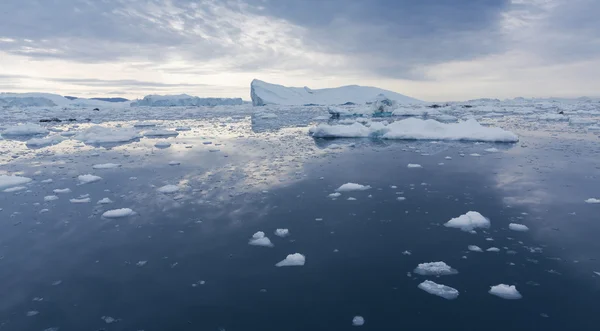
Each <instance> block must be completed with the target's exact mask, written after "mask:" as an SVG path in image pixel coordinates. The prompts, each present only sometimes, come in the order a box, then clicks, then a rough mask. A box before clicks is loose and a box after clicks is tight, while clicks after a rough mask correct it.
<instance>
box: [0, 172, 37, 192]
mask: <svg viewBox="0 0 600 331" xmlns="http://www.w3.org/2000/svg"><path fill="white" fill-rule="evenodd" d="M31 181H32V179H31V178H27V177H21V176H9V175H0V190H1V189H6V188H11V187H15V186H20V185H23V184H27V183H29V182H31Z"/></svg>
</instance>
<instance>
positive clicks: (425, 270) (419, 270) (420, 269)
mask: <svg viewBox="0 0 600 331" xmlns="http://www.w3.org/2000/svg"><path fill="white" fill-rule="evenodd" d="M413 272H414V273H416V274H419V275H423V276H447V275H455V274H457V273H458V271H457V270H456V269H452V268H451V267H450V266H449V265H447V264H446V263H445V262H441V261H440V262H429V263H421V264H419V265H418V266H417V267H416V268H415V270H414V271H413Z"/></svg>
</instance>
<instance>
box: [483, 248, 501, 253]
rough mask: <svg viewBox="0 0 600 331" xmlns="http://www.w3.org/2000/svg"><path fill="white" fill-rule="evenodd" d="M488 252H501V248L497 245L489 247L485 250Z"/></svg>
mask: <svg viewBox="0 0 600 331" xmlns="http://www.w3.org/2000/svg"><path fill="white" fill-rule="evenodd" d="M485 251H486V252H499V251H500V248H497V247H490V248H488V249H486V250H485Z"/></svg>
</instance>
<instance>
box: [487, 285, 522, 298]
mask: <svg viewBox="0 0 600 331" xmlns="http://www.w3.org/2000/svg"><path fill="white" fill-rule="evenodd" d="M488 293H490V294H492V295H495V296H498V297H500V298H502V299H508V300H516V299H521V298H522V297H523V296H522V295H521V293H519V291H517V288H516V287H515V286H514V285H510V286H509V285H506V284H500V285H496V286H492V287H491V289H490V291H489V292H488Z"/></svg>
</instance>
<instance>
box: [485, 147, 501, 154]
mask: <svg viewBox="0 0 600 331" xmlns="http://www.w3.org/2000/svg"><path fill="white" fill-rule="evenodd" d="M485 151H486V152H488V153H498V152H500V150H499V149H497V148H493V147H492V148H488V149H486V150H485Z"/></svg>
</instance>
